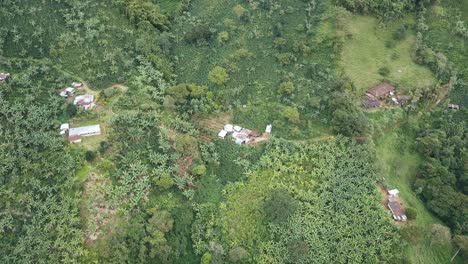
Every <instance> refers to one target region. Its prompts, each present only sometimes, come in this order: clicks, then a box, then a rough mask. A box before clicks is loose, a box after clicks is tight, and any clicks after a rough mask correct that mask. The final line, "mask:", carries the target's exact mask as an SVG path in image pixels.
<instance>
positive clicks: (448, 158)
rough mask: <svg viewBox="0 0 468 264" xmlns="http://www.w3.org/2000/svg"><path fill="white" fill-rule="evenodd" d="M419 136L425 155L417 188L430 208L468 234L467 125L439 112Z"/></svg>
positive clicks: (458, 230)
mask: <svg viewBox="0 0 468 264" xmlns="http://www.w3.org/2000/svg"><path fill="white" fill-rule="evenodd" d="M433 118H434V119H433V121H432V122H430V123H428V124H427V125H426V126H424V127H423V128H422V129H421V131H420V135H419V137H418V145H419V150H420V151H421V153H422V154H423V155H424V157H425V161H424V163H423V164H422V166H421V168H420V171H419V175H418V178H417V179H416V181H415V183H414V188H415V190H416V191H417V192H418V193H420V194H421V196H422V198H423V199H424V201H425V202H426V205H427V207H428V208H429V209H430V210H431V211H433V212H434V213H435V214H437V215H438V216H439V217H440V218H441V219H443V220H444V221H445V222H447V223H448V224H449V225H450V227H451V228H452V229H453V230H454V231H455V232H457V233H463V234H467V233H468V227H467V226H466V223H467V222H468V207H467V206H466V205H467V204H468V177H467V168H466V159H467V158H468V157H467V153H466V147H467V146H466V135H467V131H466V128H465V127H466V125H465V124H464V122H459V121H457V120H456V119H455V118H454V116H453V115H452V114H451V113H447V112H439V113H437V115H436V117H433Z"/></svg>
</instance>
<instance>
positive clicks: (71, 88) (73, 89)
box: [65, 87, 75, 93]
mask: <svg viewBox="0 0 468 264" xmlns="http://www.w3.org/2000/svg"><path fill="white" fill-rule="evenodd" d="M65 91H66V92H70V93H73V92H74V91H75V88H73V87H67V88H65Z"/></svg>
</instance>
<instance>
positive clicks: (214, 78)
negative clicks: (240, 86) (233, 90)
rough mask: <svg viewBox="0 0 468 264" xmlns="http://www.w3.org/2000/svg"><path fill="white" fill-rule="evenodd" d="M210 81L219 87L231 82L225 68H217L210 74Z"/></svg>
mask: <svg viewBox="0 0 468 264" xmlns="http://www.w3.org/2000/svg"><path fill="white" fill-rule="evenodd" d="M208 79H209V80H210V81H211V82H213V83H215V84H217V85H222V84H224V83H226V82H227V80H229V74H228V72H227V70H226V69H225V68H223V67H219V66H216V67H214V69H213V70H211V71H210V73H209V74H208Z"/></svg>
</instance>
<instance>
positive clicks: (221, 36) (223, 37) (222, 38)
mask: <svg viewBox="0 0 468 264" xmlns="http://www.w3.org/2000/svg"><path fill="white" fill-rule="evenodd" d="M228 40H229V33H228V32H227V31H222V32H219V33H218V42H219V43H221V44H223V43H226V42H227V41H228Z"/></svg>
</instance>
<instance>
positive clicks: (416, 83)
mask: <svg viewBox="0 0 468 264" xmlns="http://www.w3.org/2000/svg"><path fill="white" fill-rule="evenodd" d="M413 23H414V21H411V19H405V20H396V21H395V22H394V23H391V24H386V25H385V26H379V23H378V20H377V19H376V18H374V17H369V16H354V17H353V18H352V19H351V21H350V22H349V24H348V25H347V27H346V29H345V30H346V31H347V32H348V33H349V34H350V35H351V36H350V37H349V38H348V39H346V40H345V43H344V47H343V50H342V56H341V61H340V66H341V67H342V68H343V70H344V72H345V74H346V75H347V76H348V77H350V78H351V80H352V81H353V83H354V85H355V86H356V90H357V93H358V94H359V95H361V94H363V93H364V91H366V90H367V89H369V88H371V87H374V86H375V85H377V84H379V83H380V82H382V81H383V80H385V79H387V80H389V81H390V82H391V83H392V84H394V85H397V87H398V89H400V90H403V91H413V90H415V89H417V88H422V87H425V86H430V85H434V84H436V83H437V81H436V79H435V77H434V75H433V74H432V73H431V71H430V70H429V69H428V68H427V67H424V66H421V65H418V64H416V63H415V62H414V61H413V57H412V47H413V45H414V42H415V35H414V32H413V31H412V30H408V33H407V36H406V37H405V38H404V39H403V40H401V41H398V42H396V43H395V44H394V45H395V46H394V47H390V48H389V47H386V43H387V42H388V41H394V40H392V33H393V32H394V31H395V30H396V29H397V27H398V26H400V25H402V24H408V25H411V24H413ZM381 67H387V68H388V69H389V70H390V73H389V75H388V76H386V77H384V76H382V75H380V74H379V72H378V71H379V69H380V68H381Z"/></svg>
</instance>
